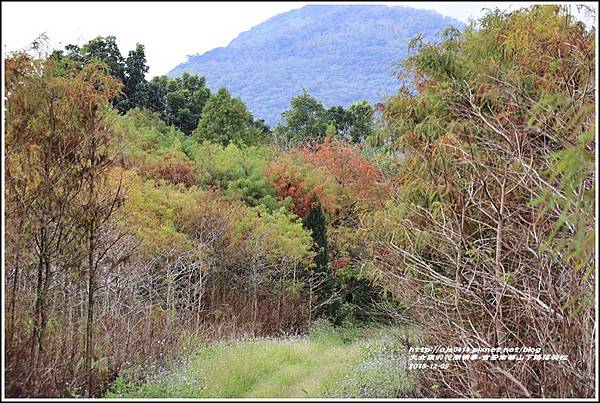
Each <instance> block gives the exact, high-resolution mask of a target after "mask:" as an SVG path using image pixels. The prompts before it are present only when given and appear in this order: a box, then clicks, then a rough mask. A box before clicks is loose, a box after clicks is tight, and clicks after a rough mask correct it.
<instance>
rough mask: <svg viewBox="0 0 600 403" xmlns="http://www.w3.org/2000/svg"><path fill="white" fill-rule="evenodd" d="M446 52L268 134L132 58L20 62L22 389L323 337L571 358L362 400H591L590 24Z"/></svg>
mask: <svg viewBox="0 0 600 403" xmlns="http://www.w3.org/2000/svg"><path fill="white" fill-rule="evenodd" d="M440 38H441V39H440V40H438V41H428V40H427V38H424V37H423V36H417V37H415V38H414V39H413V40H412V41H411V42H410V46H409V55H408V57H406V58H405V59H404V61H403V62H402V65H401V66H399V67H398V76H399V78H400V79H401V80H403V81H401V83H405V84H403V85H401V88H400V90H399V91H398V93H397V94H395V95H393V96H391V97H389V98H388V99H386V100H385V102H383V103H379V104H376V105H371V104H369V102H367V101H362V102H355V103H353V104H352V105H351V106H348V107H346V106H344V105H333V106H328V107H326V106H324V103H323V102H322V101H321V100H320V99H318V97H315V96H313V95H311V93H309V92H307V91H300V92H298V93H297V94H296V95H295V96H294V97H292V98H291V99H290V100H289V106H288V107H287V110H285V111H284V112H283V113H282V121H281V123H280V124H277V126H276V127H275V128H271V127H269V125H268V124H267V123H265V121H263V120H260V119H255V116H253V114H252V112H251V111H250V110H249V109H248V108H247V106H246V105H245V104H244V102H243V101H242V100H241V99H240V98H238V97H235V96H232V95H231V93H230V91H229V90H228V89H226V88H220V89H218V90H217V91H211V90H210V89H209V88H208V87H207V84H206V80H205V78H204V77H203V76H199V75H193V74H187V73H186V74H183V75H182V76H181V77H178V78H170V77H167V76H162V77H155V78H153V79H152V80H147V79H146V78H145V73H146V72H147V70H148V66H147V62H146V58H145V54H144V46H143V45H141V44H139V45H137V46H136V48H135V49H133V50H130V51H129V52H128V54H127V56H124V55H122V53H121V51H120V50H119V49H118V47H117V45H116V39H115V38H114V37H111V36H107V37H98V38H95V39H93V40H91V41H90V42H88V43H87V44H85V45H83V46H81V47H80V46H77V45H68V46H66V47H65V49H62V50H49V49H47V45H46V42H45V40H44V39H43V38H41V39H40V40H38V41H36V42H34V43H33V44H32V45H31V48H29V49H26V50H23V51H18V52H13V53H12V54H9V55H8V56H7V57H6V59H5V62H4V67H5V93H4V97H5V108H6V113H5V116H6V118H5V141H4V150H3V151H4V161H5V178H4V179H5V189H4V195H5V223H6V227H5V230H4V231H5V253H4V263H5V271H4V276H5V290H4V291H5V299H6V303H5V312H4V315H5V362H6V367H5V382H6V383H5V387H6V395H7V396H10V397H33V396H54V397H69V396H88V397H89V396H96V397H98V396H103V395H104V394H105V393H106V391H107V390H113V391H114V390H115V389H114V383H115V380H117V381H118V382H117V384H118V385H120V384H121V382H123V379H124V378H123V374H125V373H128V371H129V372H131V371H132V370H133V369H134V368H148V367H147V366H148V365H150V364H155V363H158V364H160V363H163V362H166V360H167V357H169V359H171V358H172V357H181V356H182V355H183V354H187V353H186V351H188V350H186V349H187V348H189V347H190V346H194V345H200V344H205V343H213V342H220V341H223V340H230V339H236V338H260V337H282V336H294V335H295V336H299V337H301V336H302V335H305V334H307V333H310V332H311V331H313V333H314V329H315V324H319V323H320V324H321V325H320V326H321V328H327V329H329V330H328V331H331V332H339V330H336V329H353V328H365V327H369V326H379V327H381V328H384V327H397V326H407V327H410V328H411V329H414V335H417V336H414V337H413V336H410V337H409V336H403V337H401V338H398V340H396V342H397V343H399V344H398V345H400V346H401V350H402V351H403V352H404V353H405V354H408V351H409V348H410V347H411V346H415V344H416V343H418V344H417V345H425V346H434V345H442V346H477V347H495V346H507V347H513V346H517V347H521V346H526V347H541V348H542V350H543V354H556V355H565V356H567V357H568V359H567V360H561V361H544V360H522V361H521V360H517V361H501V360H498V361H492V360H489V361H485V360H479V361H456V362H453V363H452V366H451V367H450V370H448V369H432V368H429V369H424V370H422V371H418V372H414V373H413V375H412V376H414V381H411V383H410V390H408V389H407V388H408V386H407V385H403V386H402V387H400V386H398V385H397V384H390V386H386V385H383V386H382V385H380V386H378V388H379V389H377V391H375V392H372V393H373V395H369V393H370V392H369V391H368V390H367V391H365V388H364V387H363V386H364V385H363V386H361V388H362V389H360V395H359V397H406V396H413V397H415V396H418V397H435V396H437V397H592V396H593V394H594V387H595V381H596V379H595V370H596V368H595V365H594V357H595V353H596V351H595V338H596V334H595V333H594V329H595V326H596V312H595V309H594V304H595V293H594V282H595V276H596V273H595V235H594V226H595V215H594V210H595V189H596V188H595V181H594V174H595V152H596V140H595V124H596V120H595V113H596V110H595V102H596V100H595V91H596V84H595V76H596V71H595V57H596V56H595V52H596V49H595V41H594V40H595V27H591V28H590V27H586V26H585V25H584V24H583V23H581V22H579V21H577V20H575V19H574V18H573V17H572V16H571V15H570V13H569V9H568V8H567V7H563V6H550V5H544V6H541V5H540V6H532V7H530V8H527V9H522V10H519V11H515V12H511V13H504V12H501V11H499V10H495V11H489V12H487V14H486V15H485V16H484V17H482V18H481V19H479V20H478V21H474V22H472V23H471V24H470V25H469V26H467V27H464V29H463V28H462V27H461V29H456V28H447V29H445V30H444V31H443V32H441V34H440ZM375 67H377V66H374V68H375ZM379 67H380V66H379ZM399 85H400V84H399ZM271 90H277V89H276V88H272V89H271ZM323 323H326V325H323ZM319 348H320V347H319ZM310 351H312V352H313V353H314V354H320V355H323V357H326V358H327V359H331V357H333V356H332V355H328V354H333V353H327V351H325V350H320V349H315V350H310ZM331 351H337V350H331ZM340 351H341V350H340ZM236 354H237V353H236ZM386 354H387V353H386ZM201 357H204V356H201ZM207 357H208V358H206V357H205V358H202V359H203V360H205V361H206V362H209V361H210V357H209V356H207ZM239 357H245V356H244V355H240V356H239ZM398 362H399V361H398ZM390 363H394V364H390ZM396 363H397V361H386V364H385V366H386V367H385V371H386V372H387V373H390V374H396V373H395V372H394V371H395V370H396V367H395V365H400V364H399V363H398V364H396ZM377 374H378V373H375V375H372V376H379V375H377ZM379 374H380V373H379ZM147 375H148V371H147V370H142V371H141V374H140V373H137V374H134V378H136V377H137V378H143V377H144V376H147ZM394 376H395V375H394ZM396 378H397V377H396ZM142 380H143V379H142ZM363 381H364V382H367V380H365V379H363V378H361V382H363ZM384 387H387V389H385V396H383V395H382V394H378V393H384V392H378V391H381V390H383V389H382V388H384ZM111 388H113V389H111ZM299 393H300V392H299ZM164 396H166V395H163V397H164ZM180 397H181V396H180ZM292 397H302V395H300V396H292ZM334 397H335V396H334Z"/></svg>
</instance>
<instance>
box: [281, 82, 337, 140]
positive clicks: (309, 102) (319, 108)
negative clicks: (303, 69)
mask: <svg viewBox="0 0 600 403" xmlns="http://www.w3.org/2000/svg"><path fill="white" fill-rule="evenodd" d="M281 116H282V117H283V119H284V120H285V125H278V126H277V128H276V129H275V133H276V136H277V137H278V141H279V142H280V143H282V144H283V145H285V146H293V145H296V144H300V143H304V142H314V141H316V142H320V141H321V140H323V138H324V137H325V132H326V131H327V124H328V118H327V113H326V111H325V108H324V107H323V104H322V103H321V102H320V101H318V100H317V99H316V98H314V97H313V96H311V95H310V94H309V93H308V92H306V90H304V92H303V93H302V94H300V95H298V96H297V97H294V98H292V100H291V105H290V109H289V110H287V111H285V112H283V113H282V114H281Z"/></svg>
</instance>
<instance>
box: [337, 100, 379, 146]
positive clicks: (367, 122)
mask: <svg viewBox="0 0 600 403" xmlns="http://www.w3.org/2000/svg"><path fill="white" fill-rule="evenodd" d="M348 114H349V115H350V121H351V122H352V123H351V126H350V128H349V130H348V134H347V136H344V137H345V138H346V140H348V141H351V142H353V143H361V142H362V141H363V140H365V139H366V138H368V137H369V136H370V135H371V134H372V133H373V131H374V122H373V108H372V107H371V105H369V104H368V103H367V101H361V102H355V103H353V104H352V105H350V107H349V108H348Z"/></svg>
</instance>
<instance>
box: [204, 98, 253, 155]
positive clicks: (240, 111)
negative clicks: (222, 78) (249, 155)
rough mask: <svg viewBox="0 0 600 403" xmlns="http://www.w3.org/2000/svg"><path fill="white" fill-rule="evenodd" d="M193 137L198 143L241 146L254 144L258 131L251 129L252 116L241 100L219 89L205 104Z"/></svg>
mask: <svg viewBox="0 0 600 403" xmlns="http://www.w3.org/2000/svg"><path fill="white" fill-rule="evenodd" d="M193 136H194V138H196V139H197V140H198V141H199V142H202V141H205V140H208V141H210V142H212V143H215V144H221V145H223V146H226V145H228V144H230V143H233V144H236V145H238V146H243V145H250V144H254V143H256V142H257V140H258V139H259V131H258V129H255V128H253V127H252V114H251V113H250V112H249V111H248V110H247V109H246V105H244V103H243V102H242V100H241V99H239V98H237V97H231V95H230V94H229V91H227V89H225V88H221V89H220V90H219V91H218V92H217V93H216V94H215V95H213V96H212V97H211V98H210V99H209V100H208V102H207V103H206V106H205V108H204V111H203V112H202V117H201V118H200V121H199V122H198V127H197V128H196V130H195V131H194V133H193Z"/></svg>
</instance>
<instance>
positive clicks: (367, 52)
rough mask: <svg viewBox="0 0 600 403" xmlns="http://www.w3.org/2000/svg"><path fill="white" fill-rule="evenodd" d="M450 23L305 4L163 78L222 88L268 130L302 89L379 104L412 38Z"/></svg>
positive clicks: (396, 12) (426, 14) (416, 14)
mask: <svg viewBox="0 0 600 403" xmlns="http://www.w3.org/2000/svg"><path fill="white" fill-rule="evenodd" d="M451 25H452V26H455V27H458V28H462V27H463V26H464V24H463V23H461V22H460V21H458V20H455V19H453V18H450V17H444V16H442V15H441V14H439V13H437V12H435V11H432V10H420V9H414V8H410V7H403V6H386V5H357V4H353V5H315V4H313V5H307V6H304V7H302V8H299V9H294V10H290V11H286V12H284V13H281V14H278V15H276V16H274V17H271V18H269V19H268V20H266V21H264V22H262V23H260V24H258V25H256V26H254V27H252V28H251V29H249V30H247V31H244V32H241V33H240V34H239V35H238V36H237V37H236V38H234V39H233V40H232V41H231V42H230V43H229V44H228V45H227V46H225V47H218V48H214V49H211V50H209V51H207V52H204V53H202V54H196V55H190V56H188V60H187V61H186V62H184V63H181V64H179V65H178V66H176V67H175V68H173V69H172V70H171V71H170V72H169V73H168V75H169V76H170V77H175V76H179V75H181V74H182V73H183V72H186V71H187V72H189V73H193V74H199V75H203V76H205V77H206V80H207V84H208V86H209V87H210V88H211V90H212V91H217V90H218V88H220V87H227V88H228V89H229V90H230V92H231V93H232V95H234V96H239V97H240V98H241V99H242V100H243V101H244V102H245V103H246V105H248V108H249V109H250V110H251V111H252V113H253V115H254V116H255V118H257V119H260V118H262V119H265V120H266V121H267V122H268V123H269V124H271V125H273V124H275V123H276V122H278V121H280V114H281V112H283V111H284V110H286V109H287V107H288V106H289V100H290V98H291V97H293V96H296V95H298V94H299V93H300V92H301V91H302V90H304V89H306V90H307V91H308V92H309V93H310V94H311V95H313V96H315V97H317V98H319V99H321V100H322V101H323V102H324V103H325V105H326V106H330V105H334V104H335V105H343V106H349V105H350V104H351V103H353V102H356V101H361V100H363V99H364V100H367V101H369V102H371V103H375V102H380V101H383V99H384V98H385V97H386V96H387V95H391V94H393V93H395V92H396V91H397V89H398V87H399V85H400V83H399V81H398V80H397V79H396V78H395V77H394V76H393V75H392V71H393V69H392V65H393V64H394V63H396V62H398V61H400V60H401V59H403V58H404V57H406V55H407V51H408V48H407V45H408V41H409V40H410V39H412V38H413V37H414V36H415V35H417V34H418V33H421V34H422V35H423V37H424V39H434V38H435V37H436V36H437V34H438V33H439V32H440V31H442V30H443V29H444V28H446V27H448V26H451Z"/></svg>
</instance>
